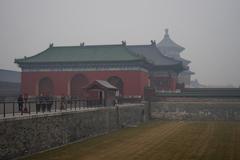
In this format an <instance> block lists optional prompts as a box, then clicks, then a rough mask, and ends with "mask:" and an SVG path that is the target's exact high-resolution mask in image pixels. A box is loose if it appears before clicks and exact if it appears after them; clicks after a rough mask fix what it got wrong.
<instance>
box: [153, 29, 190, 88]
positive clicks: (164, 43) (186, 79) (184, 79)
mask: <svg viewBox="0 0 240 160" xmlns="http://www.w3.org/2000/svg"><path fill="white" fill-rule="evenodd" d="M157 47H158V49H159V50H160V52H161V53H163V54H164V55H165V56H168V57H171V58H174V59H175V60H178V61H181V62H182V63H183V64H184V65H185V66H186V67H188V65H189V64H190V63H191V61H189V60H186V59H184V58H182V57H181V56H180V53H181V52H182V51H184V50H185V48H184V47H182V46H180V45H178V44H177V43H175V42H174V41H173V40H172V39H171V38H170V36H169V34H168V29H166V30H165V35H164V38H163V39H162V40H161V41H160V42H159V43H158V44H157ZM188 68H189V67H188ZM193 74H194V72H192V71H191V70H190V68H189V69H187V70H184V71H182V72H181V73H180V74H179V75H178V83H179V84H184V86H185V87H190V82H191V76H192V75H193Z"/></svg>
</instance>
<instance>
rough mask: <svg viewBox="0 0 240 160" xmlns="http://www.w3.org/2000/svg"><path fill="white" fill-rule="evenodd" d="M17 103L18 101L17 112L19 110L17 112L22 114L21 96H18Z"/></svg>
mask: <svg viewBox="0 0 240 160" xmlns="http://www.w3.org/2000/svg"><path fill="white" fill-rule="evenodd" d="M17 101H18V110H19V112H22V109H23V96H22V95H21V94H20V95H19V96H18V99H17Z"/></svg>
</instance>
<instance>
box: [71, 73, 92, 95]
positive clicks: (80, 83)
mask: <svg viewBox="0 0 240 160" xmlns="http://www.w3.org/2000/svg"><path fill="white" fill-rule="evenodd" d="M88 83H89V81H88V79H87V78H86V77H85V76H84V75H82V74H78V75H75V76H74V77H73V78H72V79H71V82H70V91H71V96H74V97H84V90H83V87H85V86H86V85H87V84H88Z"/></svg>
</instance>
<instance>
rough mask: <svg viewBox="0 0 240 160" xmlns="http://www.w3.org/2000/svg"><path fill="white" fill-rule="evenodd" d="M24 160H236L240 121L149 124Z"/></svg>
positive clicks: (239, 153) (238, 154)
mask: <svg viewBox="0 0 240 160" xmlns="http://www.w3.org/2000/svg"><path fill="white" fill-rule="evenodd" d="M25 159H27V160H33V159H34V160H43V159H44V160H239V159H240V122H185V121H178V122H177V121H152V122H148V123H146V124H142V125H140V126H139V127H135V128H125V129H122V130H120V131H116V132H112V133H110V134H108V135H103V136H99V137H96V138H91V139H89V140H86V141H83V142H79V143H75V144H70V145H66V146H64V147H61V148H58V149H55V150H51V151H47V152H43V153H39V154H35V155H33V156H30V157H27V158H25Z"/></svg>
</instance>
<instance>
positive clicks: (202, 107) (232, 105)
mask: <svg viewBox="0 0 240 160" xmlns="http://www.w3.org/2000/svg"><path fill="white" fill-rule="evenodd" d="M151 116H152V118H157V119H162V120H204V121H208V120H236V121H239V120H240V101H235V102H230V101H202V102H201V101H199V102H152V103H151Z"/></svg>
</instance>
